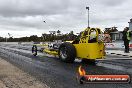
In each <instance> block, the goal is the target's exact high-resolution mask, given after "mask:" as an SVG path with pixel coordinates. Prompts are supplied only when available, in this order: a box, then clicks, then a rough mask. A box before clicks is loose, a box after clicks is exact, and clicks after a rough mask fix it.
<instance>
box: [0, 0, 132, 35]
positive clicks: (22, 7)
mask: <svg viewBox="0 0 132 88" xmlns="http://www.w3.org/2000/svg"><path fill="white" fill-rule="evenodd" d="M131 3H132V0H0V36H2V37H9V36H8V33H10V34H11V36H13V37H22V36H30V35H38V36H41V35H42V33H49V31H57V30H60V31H61V32H62V33H69V32H70V31H74V33H79V32H80V31H83V30H84V29H85V28H86V27H87V20H88V17H87V10H86V7H89V15H90V19H89V20H90V27H98V28H101V29H102V30H104V28H108V27H113V26H116V27H118V30H123V28H124V27H126V26H129V24H128V22H129V21H130V19H131V18H132V9H131V8H132V5H131ZM43 21H45V23H44V22H43Z"/></svg>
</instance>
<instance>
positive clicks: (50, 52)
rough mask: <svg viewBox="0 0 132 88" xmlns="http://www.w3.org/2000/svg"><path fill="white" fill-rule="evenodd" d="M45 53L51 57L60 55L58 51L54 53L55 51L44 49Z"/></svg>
mask: <svg viewBox="0 0 132 88" xmlns="http://www.w3.org/2000/svg"><path fill="white" fill-rule="evenodd" d="M43 52H45V53H48V54H50V55H54V56H56V55H58V52H57V51H53V50H50V49H44V50H43Z"/></svg>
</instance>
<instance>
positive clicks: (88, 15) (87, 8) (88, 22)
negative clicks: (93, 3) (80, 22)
mask: <svg viewBox="0 0 132 88" xmlns="http://www.w3.org/2000/svg"><path fill="white" fill-rule="evenodd" d="M86 9H87V10H88V28H90V26H89V7H86Z"/></svg>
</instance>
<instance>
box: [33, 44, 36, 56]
mask: <svg viewBox="0 0 132 88" xmlns="http://www.w3.org/2000/svg"><path fill="white" fill-rule="evenodd" d="M32 54H33V55H34V56H37V46H36V45H33V47H32Z"/></svg>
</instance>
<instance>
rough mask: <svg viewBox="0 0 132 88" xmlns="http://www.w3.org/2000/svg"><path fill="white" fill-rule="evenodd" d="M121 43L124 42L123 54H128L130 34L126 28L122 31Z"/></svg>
mask: <svg viewBox="0 0 132 88" xmlns="http://www.w3.org/2000/svg"><path fill="white" fill-rule="evenodd" d="M122 39H123V41H124V46H125V51H124V52H125V53H129V42H130V39H131V32H130V31H129V28H128V27H126V28H124V30H123V37H122Z"/></svg>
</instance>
